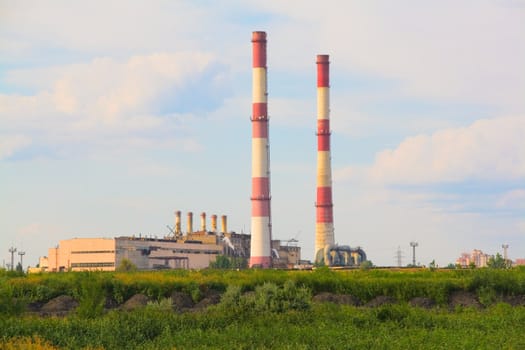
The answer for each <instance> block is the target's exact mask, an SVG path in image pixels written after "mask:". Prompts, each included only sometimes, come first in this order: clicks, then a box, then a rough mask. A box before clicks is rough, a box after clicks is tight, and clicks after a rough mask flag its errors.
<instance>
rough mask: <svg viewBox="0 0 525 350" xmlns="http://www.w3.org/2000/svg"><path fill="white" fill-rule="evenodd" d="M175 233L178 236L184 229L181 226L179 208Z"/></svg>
mask: <svg viewBox="0 0 525 350" xmlns="http://www.w3.org/2000/svg"><path fill="white" fill-rule="evenodd" d="M175 234H176V235H177V236H180V235H181V234H182V231H181V228H180V210H177V211H176V212H175Z"/></svg>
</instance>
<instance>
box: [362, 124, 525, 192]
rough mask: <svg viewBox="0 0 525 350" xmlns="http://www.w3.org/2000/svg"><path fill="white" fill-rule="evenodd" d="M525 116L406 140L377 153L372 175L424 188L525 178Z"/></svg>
mask: <svg viewBox="0 0 525 350" xmlns="http://www.w3.org/2000/svg"><path fill="white" fill-rule="evenodd" d="M523 135H525V118H521V117H508V118H497V119H488V120H478V121H476V122H475V123H473V124H472V125H470V126H468V127H466V128H456V129H445V130H441V131H438V132H435V133H434V134H432V135H430V136H429V135H417V136H413V137H409V138H407V139H405V140H404V141H403V142H401V143H400V144H399V146H398V147H397V148H396V149H394V150H384V151H382V152H380V153H378V154H377V156H376V159H375V163H374V164H373V166H372V167H371V169H370V175H371V177H372V178H373V179H374V180H376V181H380V182H384V183H401V184H422V183H437V182H451V181H452V182H454V181H463V180H468V179H483V180H505V179H518V178H523V177H524V176H525V144H524V143H523Z"/></svg>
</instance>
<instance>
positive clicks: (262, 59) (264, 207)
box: [249, 32, 272, 268]
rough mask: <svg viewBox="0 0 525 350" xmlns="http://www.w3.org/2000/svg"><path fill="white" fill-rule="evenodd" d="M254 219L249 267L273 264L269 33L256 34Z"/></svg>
mask: <svg viewBox="0 0 525 350" xmlns="http://www.w3.org/2000/svg"><path fill="white" fill-rule="evenodd" d="M252 54H253V62H252V63H253V64H252V67H253V69H252V77H253V80H252V81H253V85H252V102H253V104H252V117H251V121H252V196H251V202H252V219H251V254H250V262H249V266H250V267H254V266H258V267H263V268H267V267H270V266H271V262H272V258H271V256H272V255H271V250H270V249H271V239H272V236H271V215H270V148H269V143H268V101H267V97H268V91H267V70H266V32H253V33H252Z"/></svg>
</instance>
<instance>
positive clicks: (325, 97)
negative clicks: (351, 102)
mask: <svg viewBox="0 0 525 350" xmlns="http://www.w3.org/2000/svg"><path fill="white" fill-rule="evenodd" d="M316 63H317V201H316V203H315V207H316V224H315V260H316V262H323V257H324V255H323V251H324V248H325V247H326V246H327V245H333V244H334V219H333V211H332V207H333V204H332V170H331V168H332V167H331V156H330V71H329V68H330V66H329V65H330V62H329V56H328V55H317V62H316Z"/></svg>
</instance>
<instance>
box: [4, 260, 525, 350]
mask: <svg viewBox="0 0 525 350" xmlns="http://www.w3.org/2000/svg"><path fill="white" fill-rule="evenodd" d="M326 292H328V293H332V294H334V295H352V296H354V297H355V298H356V299H358V300H359V301H360V302H361V303H360V304H361V306H353V305H343V304H338V303H330V302H318V301H316V300H317V299H316V298H315V297H313V296H315V295H319V294H320V293H326ZM173 293H179V294H184V295H187V296H188V297H189V298H191V301H193V303H199V302H202V301H203V300H205V299H207V298H208V297H209V296H210V295H217V294H220V295H221V296H222V297H221V299H220V300H221V301H220V302H219V303H218V304H215V305H211V306H209V307H206V308H198V309H197V308H190V309H188V310H186V311H180V310H178V309H176V308H174V306H173V302H174V301H173V300H172V299H171V298H172V296H173V295H174V294H173ZM455 293H465V294H466V295H470V296H471V297H472V298H473V301H475V303H472V304H466V305H457V304H456V305H454V304H452V303H451V300H452V298H453V295H454V294H455ZM136 294H143V295H145V296H147V297H148V300H149V302H148V304H147V305H145V306H142V307H137V308H135V309H133V310H132V311H123V310H121V309H122V305H123V303H124V302H125V301H126V300H128V299H129V298H131V297H132V296H133V295H136ZM60 295H69V296H70V297H72V298H73V299H75V300H76V301H78V306H77V307H76V308H75V309H74V310H72V311H71V312H69V313H68V314H67V315H62V316H52V315H51V316H49V315H47V316H44V315H42V314H41V313H38V312H28V310H31V309H32V308H33V309H34V306H35V305H42V304H44V303H46V302H48V301H49V300H52V299H53V298H55V297H57V296H60ZM385 296H388V297H391V299H392V300H394V301H395V302H394V303H393V304H383V305H377V306H375V307H371V306H366V305H367V303H369V305H370V303H371V302H372V301H374V300H375V298H378V297H385ZM524 296H525V269H511V270H491V269H478V270H448V271H430V270H412V271H389V270H369V271H360V270H355V271H354V270H353V271H330V270H327V269H319V270H316V271H276V270H268V271H263V270H243V271H221V270H202V271H163V272H135V273H62V274H42V275H30V276H16V275H12V274H9V273H6V272H5V271H4V272H1V271H0V349H175V348H176V349H210V348H211V349H268V348H273V349H489V348H490V349H494V348H497V349H525V337H524V336H523V331H524V329H525V306H524V305H523V303H521V304H520V303H519V302H518V303H512V302H510V303H509V302H502V301H508V300H518V301H520V300H521V301H522V302H523V300H524ZM312 297H313V298H312ZM415 297H424V298H428V299H429V300H432V301H434V302H435V306H433V307H431V308H428V309H427V308H421V307H413V306H410V301H411V300H412V299H413V298H415ZM474 299H475V300H474ZM107 300H111V301H112V305H113V306H114V308H111V309H108V308H105V306H104V305H106V304H107Z"/></svg>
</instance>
